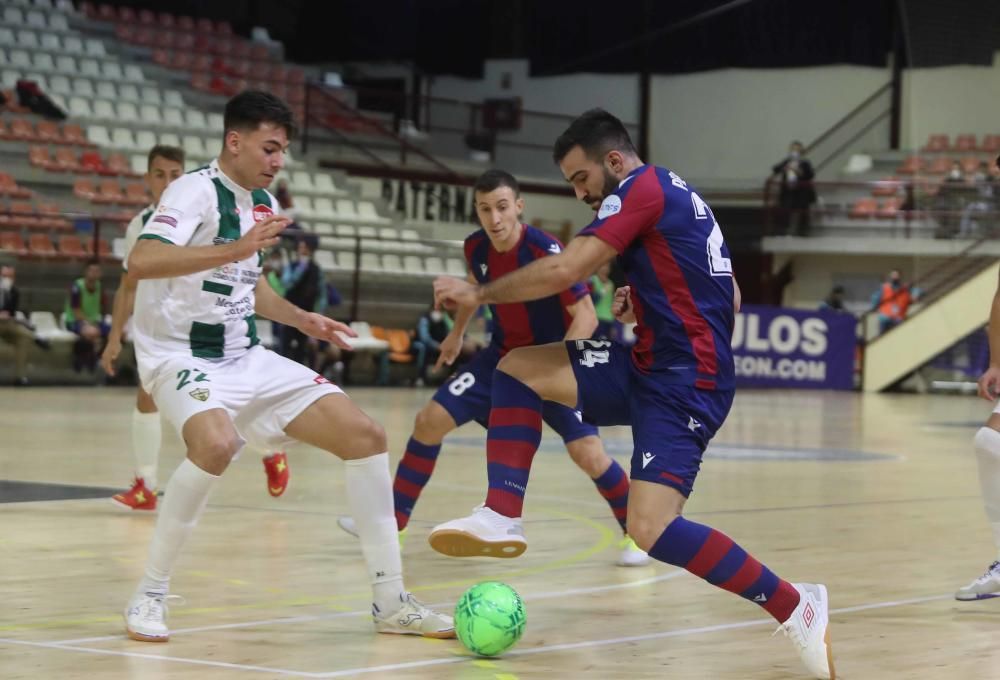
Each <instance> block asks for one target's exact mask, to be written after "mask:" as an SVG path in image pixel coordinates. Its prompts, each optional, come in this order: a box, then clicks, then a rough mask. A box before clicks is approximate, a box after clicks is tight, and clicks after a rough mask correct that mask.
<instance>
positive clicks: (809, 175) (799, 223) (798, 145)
mask: <svg viewBox="0 0 1000 680" xmlns="http://www.w3.org/2000/svg"><path fill="white" fill-rule="evenodd" d="M803 148H804V147H803V146H802V142H799V141H795V142H792V143H791V145H790V146H789V147H788V155H787V156H786V157H785V158H783V159H782V160H781V161H780V162H779V163H776V164H775V165H774V167H772V168H771V172H772V173H774V175H775V176H776V177H777V178H778V182H779V185H780V187H781V188H780V189H779V191H778V207H779V208H781V210H780V212H779V219H780V222H781V223H782V224H783V225H784V227H785V229H786V230H787V233H788V234H792V235H799V236H808V235H809V227H810V223H809V206H811V205H812V204H813V203H815V202H816V190H815V189H814V188H813V183H812V180H813V177H815V172H813V167H812V163H810V162H809V161H808V160H807V159H806V158H804V157H803V155H802V154H803Z"/></svg>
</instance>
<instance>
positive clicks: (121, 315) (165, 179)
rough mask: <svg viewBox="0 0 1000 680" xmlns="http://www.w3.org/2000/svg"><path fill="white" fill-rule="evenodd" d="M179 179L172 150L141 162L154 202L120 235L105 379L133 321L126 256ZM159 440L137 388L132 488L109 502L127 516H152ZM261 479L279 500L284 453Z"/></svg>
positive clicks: (151, 408) (269, 462) (145, 397)
mask: <svg viewBox="0 0 1000 680" xmlns="http://www.w3.org/2000/svg"><path fill="white" fill-rule="evenodd" d="M183 174H184V149H181V148H179V147H176V146H166V145H162V144H157V145H156V146H154V147H153V148H152V149H150V150H149V155H148V156H147V159H146V178H145V179H146V186H147V187H148V188H149V192H150V194H152V198H153V202H152V203H151V204H150V205H148V206H146V207H145V208H143V209H142V211H141V212H139V213H138V214H136V216H135V217H133V218H132V221H131V222H129V223H128V228H127V229H126V230H125V253H124V257H123V261H122V275H121V281H120V282H119V284H118V290H116V291H115V300H114V307H113V309H112V313H111V330H110V331H109V332H108V341H107V343H106V344H105V346H104V352H103V353H102V354H101V366H103V367H104V371H105V372H106V373H107V374H108V375H112V376H113V375H114V374H115V361H116V360H117V359H118V355H119V354H120V353H121V351H122V336H123V335H124V331H125V324H126V323H127V322H128V320H129V318H130V317H131V316H132V310H133V308H134V306H135V288H136V284H137V283H138V282H137V281H135V279H133V278H132V277H131V276H129V274H128V256H129V253H131V252H132V248H133V246H135V242H136V240H138V238H139V234H140V233H141V232H142V228H143V226H145V224H146V222H148V221H149V218H150V217H152V216H153V212H154V211H155V210H156V206H157V205H158V204H159V202H160V197H161V196H162V195H163V192H164V190H165V189H166V188H167V185H169V184H170V183H171V182H173V181H174V180H175V179H177V178H178V177H180V176H181V175H183ZM162 440H163V436H162V432H161V429H160V412H159V411H158V410H157V408H156V404H155V403H154V402H153V398H152V397H151V396H149V393H148V392H146V390H144V389H143V387H142V385H139V386H138V388H136V395H135V410H134V411H133V412H132V455H133V456H134V458H135V478H134V480H133V482H132V486H131V487H130V488H129V489H128V490H126V491H122V492H120V493H116V494H115V495H114V496H112V497H111V502H112V503H114V504H115V505H116V506H118V507H120V508H124V509H126V510H136V511H139V512H142V511H146V512H150V511H154V510H156V503H157V493H156V492H157V489H158V488H159V485H158V484H157V472H158V470H157V468H158V467H159V466H158V462H159V459H160V445H161V443H162ZM263 462H264V473H265V474H266V475H267V491H268V493H270V494H271V495H272V496H280V495H281V494H283V493H284V492H285V488H286V487H287V486H288V478H289V471H288V460H287V457H286V455H285V453H284V452H283V451H277V452H275V453H271V454H266V453H265V455H264V457H263Z"/></svg>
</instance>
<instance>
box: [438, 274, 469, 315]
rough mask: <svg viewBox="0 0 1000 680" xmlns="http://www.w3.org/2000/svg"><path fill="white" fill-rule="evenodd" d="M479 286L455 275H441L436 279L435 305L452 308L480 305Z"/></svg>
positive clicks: (439, 307)
mask: <svg viewBox="0 0 1000 680" xmlns="http://www.w3.org/2000/svg"><path fill="white" fill-rule="evenodd" d="M479 303H480V300H479V286H477V285H475V284H472V283H469V282H468V281H467V280H466V279H456V278H455V277H453V276H439V277H437V278H436V279H434V307H435V308H437V309H441V308H442V307H444V308H445V309H452V308H454V306H456V305H457V306H459V307H478V306H479Z"/></svg>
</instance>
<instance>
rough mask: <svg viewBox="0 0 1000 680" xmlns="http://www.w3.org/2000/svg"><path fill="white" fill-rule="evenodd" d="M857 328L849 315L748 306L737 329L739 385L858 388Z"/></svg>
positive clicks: (829, 388) (735, 347) (735, 348)
mask: <svg viewBox="0 0 1000 680" xmlns="http://www.w3.org/2000/svg"><path fill="white" fill-rule="evenodd" d="M856 326H857V321H856V319H855V318H854V317H853V316H852V315H850V314H842V313H838V312H833V311H816V312H814V311H807V310H802V309H788V308H785V307H767V306H763V305H744V307H743V309H742V310H741V311H740V313H739V314H737V315H736V327H735V328H734V329H733V355H734V358H735V360H736V385H737V387H795V388H814V389H828V390H850V389H854V353H855V347H856V345H857V335H856V333H855V328H856Z"/></svg>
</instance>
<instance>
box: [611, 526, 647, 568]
mask: <svg viewBox="0 0 1000 680" xmlns="http://www.w3.org/2000/svg"><path fill="white" fill-rule="evenodd" d="M618 547H619V548H621V549H622V552H621V554H620V555H619V556H618V562H617V564H618V566H619V567H645V566H646V565H647V564H649V562H650V560H651V559H652V558H651V557H650V556H649V555H647V554H646V553H645V552H644V551H643V550H642V549H641V548H640V547H639V546H637V545H636V544H635V541H633V540H632V537H631V536H629V535H628V534H625V538H623V539H622V540H621V541H620V542H619V543H618Z"/></svg>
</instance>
